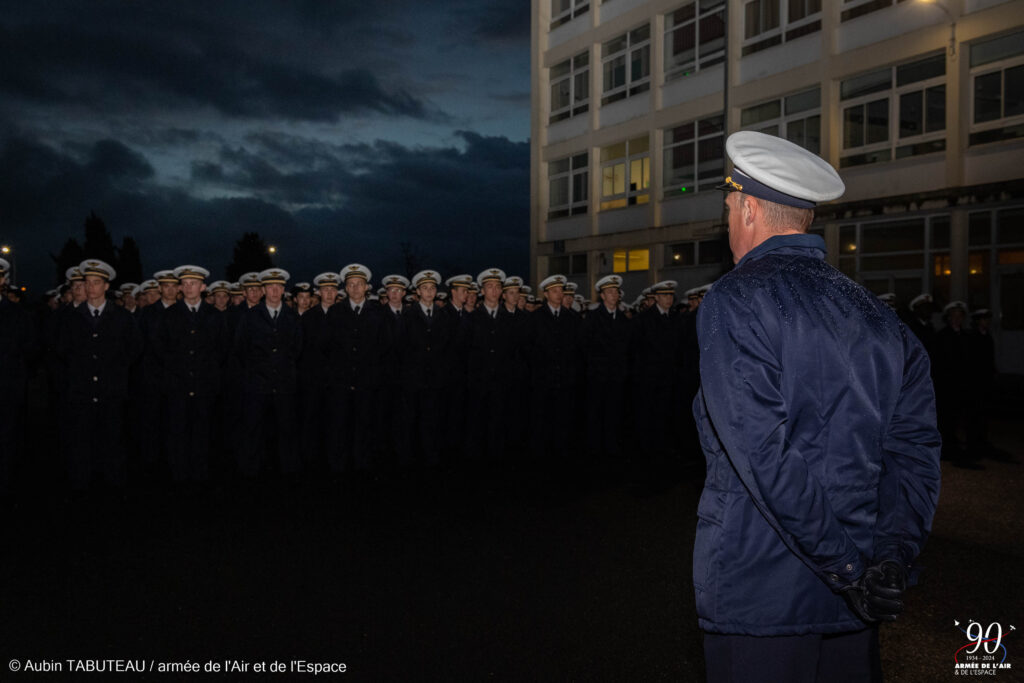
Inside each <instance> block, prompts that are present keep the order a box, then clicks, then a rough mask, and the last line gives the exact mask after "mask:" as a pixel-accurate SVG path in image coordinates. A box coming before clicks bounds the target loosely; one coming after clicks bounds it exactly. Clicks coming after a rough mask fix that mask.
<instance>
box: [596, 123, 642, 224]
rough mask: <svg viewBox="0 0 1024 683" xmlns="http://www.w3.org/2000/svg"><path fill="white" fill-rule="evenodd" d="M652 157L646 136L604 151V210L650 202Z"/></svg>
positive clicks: (602, 162) (602, 198)
mask: <svg viewBox="0 0 1024 683" xmlns="http://www.w3.org/2000/svg"><path fill="white" fill-rule="evenodd" d="M650 184H651V153H650V141H649V140H648V139H647V136H646V135H645V136H643V137H639V138H634V139H632V140H629V141H627V142H620V143H619V144H617V145H611V146H609V147H602V148H601V210H602V211H604V210H607V209H620V208H622V207H624V206H630V205H632V204H646V203H647V202H648V201H650Z"/></svg>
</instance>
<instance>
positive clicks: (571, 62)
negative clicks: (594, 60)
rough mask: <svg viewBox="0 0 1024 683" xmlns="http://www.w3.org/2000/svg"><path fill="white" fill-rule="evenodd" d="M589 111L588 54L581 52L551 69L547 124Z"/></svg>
mask: <svg viewBox="0 0 1024 683" xmlns="http://www.w3.org/2000/svg"><path fill="white" fill-rule="evenodd" d="M589 109H590V53H589V52H587V51H584V52H581V53H579V54H578V55H576V56H575V57H573V58H572V59H567V60H565V61H564V62H560V63H558V64H556V65H555V66H553V67H551V116H550V117H549V118H548V122H549V123H554V122H556V121H561V120H562V119H567V118H569V117H570V116H576V115H578V114H583V113H585V112H587V111H588V110H589Z"/></svg>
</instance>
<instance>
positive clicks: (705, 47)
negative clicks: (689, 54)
mask: <svg viewBox="0 0 1024 683" xmlns="http://www.w3.org/2000/svg"><path fill="white" fill-rule="evenodd" d="M698 23H699V24H700V52H701V55H702V56H707V55H708V54H710V53H712V52H715V51H716V50H721V49H722V48H723V47H725V13H724V12H721V11H719V12H715V13H714V14H706V15H704V16H702V17H701V18H700V22H698Z"/></svg>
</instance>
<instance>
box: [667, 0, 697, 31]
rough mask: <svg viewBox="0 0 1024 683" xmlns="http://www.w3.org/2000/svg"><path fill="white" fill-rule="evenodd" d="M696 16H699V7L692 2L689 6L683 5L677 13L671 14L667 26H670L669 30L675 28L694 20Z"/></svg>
mask: <svg viewBox="0 0 1024 683" xmlns="http://www.w3.org/2000/svg"><path fill="white" fill-rule="evenodd" d="M695 16H697V5H695V4H694V3H692V2H691V3H690V4H689V5H683V6H682V7H680V8H679V9H677V10H676V11H675V12H672V13H671V14H669V15H668V16H666V17H665V25H666V26H668V27H669V28H671V27H673V26H678V25H679V24H681V23H683V22H684V21H689V20H690V19H693V18H694V17H695Z"/></svg>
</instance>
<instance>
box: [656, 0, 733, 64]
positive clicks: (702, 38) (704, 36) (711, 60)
mask: <svg viewBox="0 0 1024 683" xmlns="http://www.w3.org/2000/svg"><path fill="white" fill-rule="evenodd" d="M723 61H725V3H724V2H723V0H700V1H698V2H690V3H687V4H686V5H683V6H682V7H680V8H679V9H677V10H675V11H674V12H670V13H669V14H666V15H665V80H666V81H670V80H672V79H674V78H680V77H682V76H687V75H689V74H691V73H693V72H695V71H700V70H701V69H706V68H707V67H709V66H713V65H715V64H720V63H721V62H723Z"/></svg>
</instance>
